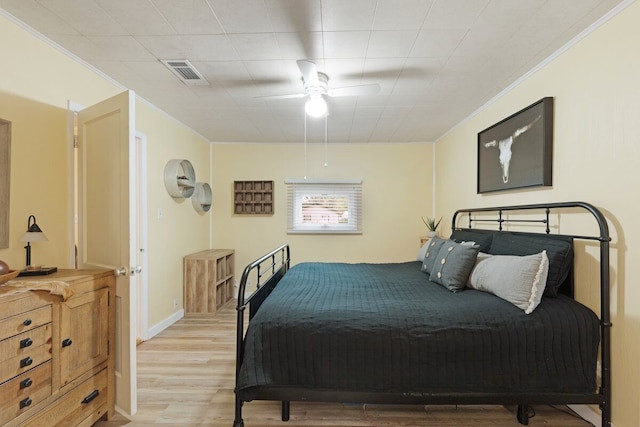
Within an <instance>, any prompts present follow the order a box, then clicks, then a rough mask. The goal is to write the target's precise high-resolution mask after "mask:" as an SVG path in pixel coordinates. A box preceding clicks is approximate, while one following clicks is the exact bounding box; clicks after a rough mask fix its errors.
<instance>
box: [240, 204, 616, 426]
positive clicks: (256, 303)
mask: <svg viewBox="0 0 640 427" xmlns="http://www.w3.org/2000/svg"><path fill="white" fill-rule="evenodd" d="M577 209H579V210H581V211H587V212H588V213H590V214H591V215H592V216H593V217H594V218H595V220H596V222H597V224H598V228H599V234H598V235H597V236H596V235H563V236H566V237H572V238H574V239H577V240H593V241H597V242H599V245H600V358H601V360H600V362H601V365H600V374H601V381H600V387H599V390H598V391H597V392H595V391H594V393H587V394H582V393H542V394H540V393H537V394H536V393H532V394H528V393H523V394H513V393H507V392H505V393H462V394H453V393H429V392H424V393H404V394H387V393H366V392H348V391H344V392H340V391H332V392H327V391H322V390H310V389H304V388H299V387H291V388H277V389H273V390H267V391H262V392H259V393H258V395H257V396H255V399H256V400H275V401H282V421H288V420H289V414H290V402H291V401H316V402H362V403H394V404H421V405H427V404H434V405H435V404H497V405H517V406H518V410H517V419H518V421H519V422H520V423H521V424H523V425H527V424H528V418H529V415H528V412H529V411H528V405H532V404H597V405H599V406H600V409H601V419H602V426H603V427H610V426H611V326H612V324H611V319H610V295H609V288H610V286H609V280H610V267H609V263H610V261H609V242H610V241H611V238H610V236H609V228H608V225H607V221H606V219H605V217H604V215H603V214H602V213H601V212H600V210H598V209H597V208H596V207H595V206H593V205H591V204H589V203H585V202H562V203H547V204H530V205H517V206H504V207H488V208H475V209H460V210H457V211H456V212H455V213H454V214H453V217H452V222H451V224H452V225H451V229H452V231H455V230H461V229H465V228H463V227H458V226H457V221H458V219H459V216H460V215H462V214H467V218H468V227H467V228H472V225H473V224H474V223H481V222H483V223H497V224H498V230H497V231H503V224H505V223H541V224H544V225H545V226H546V230H545V233H546V234H549V233H550V231H551V230H550V222H549V221H550V214H551V211H552V210H554V213H555V212H556V211H560V210H564V211H569V210H577ZM541 210H542V211H544V217H543V218H542V219H517V218H508V217H505V213H510V212H515V211H520V212H524V211H541ZM488 213H497V214H498V217H497V218H495V219H487V218H486V217H485V216H484V215H486V214H488ZM558 213H559V212H558ZM583 213H584V212H583ZM477 214H481V218H476V217H474V215H477ZM493 231H496V230H493ZM519 233H520V234H523V233H524V234H533V235H539V234H541V233H536V232H519ZM290 263H291V258H290V248H289V245H288V244H284V245H282V246H280V247H278V248H276V249H274V250H272V251H271V252H269V253H267V254H266V255H264V256H262V257H261V258H259V259H257V260H256V261H254V262H252V263H251V264H249V265H247V267H246V268H245V269H244V272H243V274H242V278H241V281H240V285H239V290H238V304H237V307H236V309H237V312H238V313H237V314H238V324H237V343H236V386H237V384H238V376H239V372H240V366H241V364H242V360H243V358H244V336H245V330H246V329H245V316H246V313H245V311H246V309H247V308H249V313H248V319H249V322H250V321H251V319H252V318H253V316H254V314H255V313H256V312H257V310H258V308H259V307H260V305H261V304H262V302H263V301H264V300H265V299H266V298H267V297H268V296H269V294H270V293H271V291H273V289H274V288H275V286H276V285H277V284H278V282H279V281H280V279H281V278H282V277H283V276H284V274H285V273H286V272H287V271H288V270H289V268H290ZM252 274H254V275H257V284H256V286H257V289H256V291H255V292H253V293H252V294H251V295H250V296H248V297H246V298H245V294H246V287H247V283H248V281H249V278H250V277H251V275H252ZM263 277H264V278H263ZM243 403H244V402H243V401H242V400H241V399H240V398H239V397H238V396H237V392H236V400H235V419H234V423H233V425H234V427H243V426H244V421H243V419H242V405H243Z"/></svg>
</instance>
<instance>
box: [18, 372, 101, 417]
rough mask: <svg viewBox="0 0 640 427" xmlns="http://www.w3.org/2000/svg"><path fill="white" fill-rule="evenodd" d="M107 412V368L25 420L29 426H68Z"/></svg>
mask: <svg viewBox="0 0 640 427" xmlns="http://www.w3.org/2000/svg"><path fill="white" fill-rule="evenodd" d="M106 412H107V370H106V369H103V370H102V371H100V373H98V374H97V375H96V376H94V377H91V378H89V379H88V380H86V381H85V382H83V383H81V384H80V385H78V387H76V388H74V389H73V390H71V391H69V393H67V394H65V395H64V396H63V397H61V398H60V399H58V400H56V401H55V403H54V404H53V405H51V406H50V407H48V408H47V409H46V410H45V411H43V412H40V413H39V414H38V415H36V416H35V417H33V418H31V419H29V420H27V421H25V422H24V423H23V424H21V425H22V426H29V427H68V426H75V425H78V424H79V423H81V422H82V421H84V420H88V419H93V422H95V421H97V420H98V419H99V418H100V417H102V416H103V415H104V414H105V413H106Z"/></svg>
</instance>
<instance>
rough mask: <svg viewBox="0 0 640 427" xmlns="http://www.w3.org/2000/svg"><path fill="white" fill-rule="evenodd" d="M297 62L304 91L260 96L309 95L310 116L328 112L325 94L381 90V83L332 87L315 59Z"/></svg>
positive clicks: (375, 91) (333, 95)
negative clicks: (319, 69)
mask: <svg viewBox="0 0 640 427" xmlns="http://www.w3.org/2000/svg"><path fill="white" fill-rule="evenodd" d="M296 63H297V64H298V68H299V69H300V73H301V74H302V83H303V86H304V92H301V93H292V94H286V95H269V96H261V97H260V98H269V99H285V98H304V97H306V96H308V97H309V100H308V101H307V103H306V104H305V111H306V112H307V114H308V115H310V116H313V117H322V116H324V115H325V114H326V112H327V104H326V102H325V100H324V96H325V95H326V96H329V97H338V96H359V95H373V94H376V93H378V92H379V91H380V85H379V84H377V83H374V84H366V85H357V86H344V87H336V88H330V87H329V76H328V75H327V74H325V73H322V72H320V71H318V68H317V67H316V64H315V63H314V62H313V61H309V60H307V59H299V60H297V61H296Z"/></svg>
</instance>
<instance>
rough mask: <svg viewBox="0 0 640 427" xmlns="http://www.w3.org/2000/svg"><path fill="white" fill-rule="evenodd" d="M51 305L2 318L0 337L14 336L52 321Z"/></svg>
mask: <svg viewBox="0 0 640 427" xmlns="http://www.w3.org/2000/svg"><path fill="white" fill-rule="evenodd" d="M51 317H52V315H51V305H50V304H49V305H45V306H44V307H40V308H37V309H35V310H30V311H27V312H24V313H20V314H17V315H15V316H11V317H7V318H4V319H2V320H0V337H3V338H4V337H12V336H14V335H17V334H20V333H22V332H26V331H30V330H31V329H35V328H37V327H38V326H42V325H45V324H47V323H50V322H51Z"/></svg>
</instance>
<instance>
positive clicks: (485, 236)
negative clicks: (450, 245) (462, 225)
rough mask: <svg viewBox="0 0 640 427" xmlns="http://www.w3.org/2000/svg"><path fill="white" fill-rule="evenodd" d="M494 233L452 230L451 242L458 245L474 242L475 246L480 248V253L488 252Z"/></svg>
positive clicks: (474, 230)
mask: <svg viewBox="0 0 640 427" xmlns="http://www.w3.org/2000/svg"><path fill="white" fill-rule="evenodd" d="M495 233H496V232H495V231H489V230H476V229H459V230H453V233H451V240H454V241H456V242H458V243H462V242H475V244H476V245H478V246H480V252H488V251H489V248H490V247H491V241H492V240H493V235H494V234H495Z"/></svg>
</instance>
